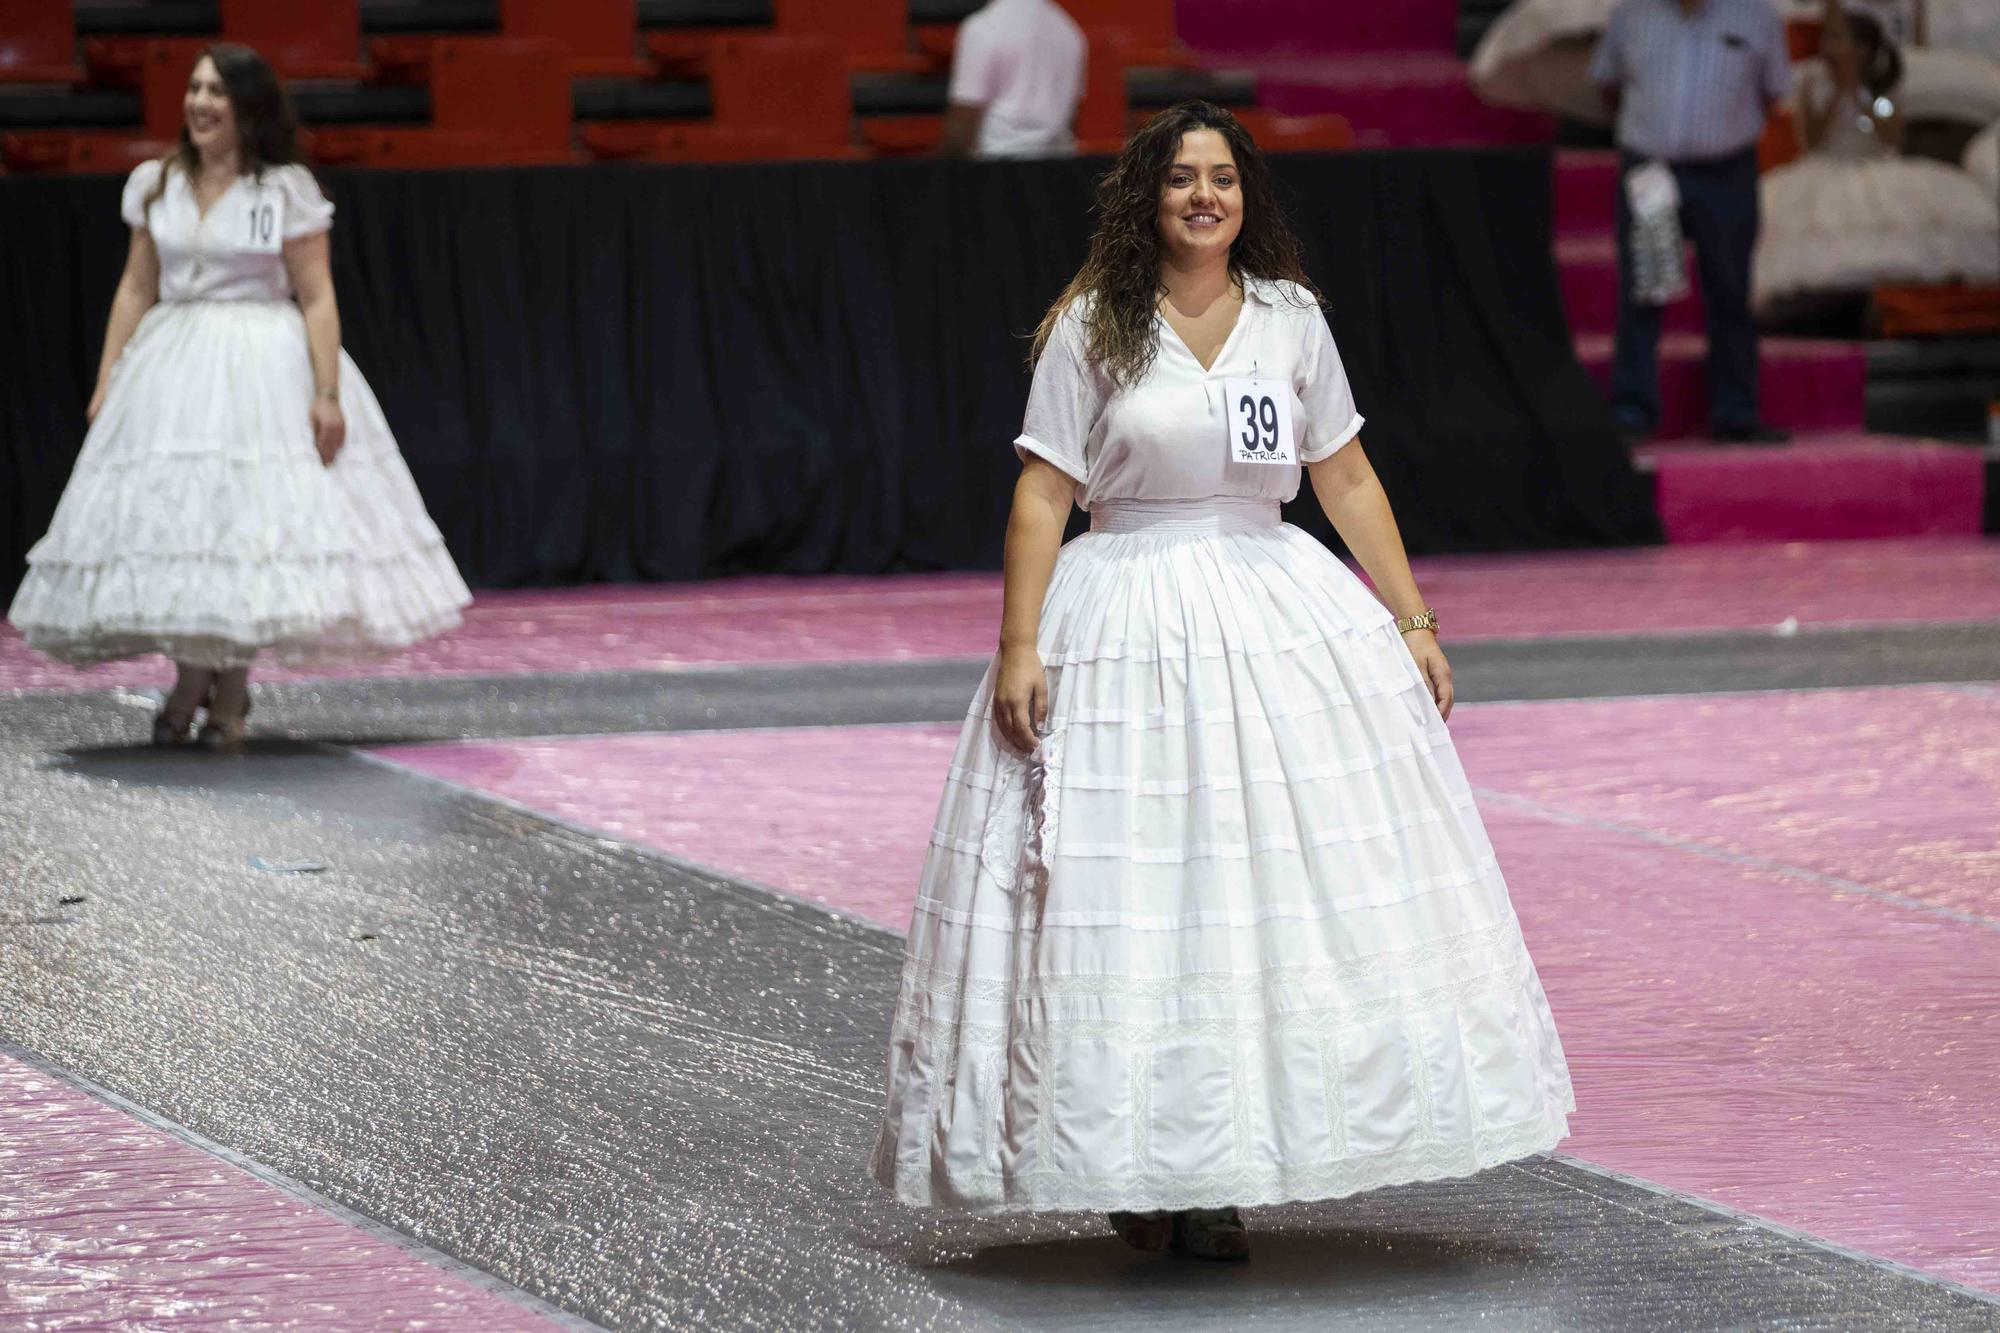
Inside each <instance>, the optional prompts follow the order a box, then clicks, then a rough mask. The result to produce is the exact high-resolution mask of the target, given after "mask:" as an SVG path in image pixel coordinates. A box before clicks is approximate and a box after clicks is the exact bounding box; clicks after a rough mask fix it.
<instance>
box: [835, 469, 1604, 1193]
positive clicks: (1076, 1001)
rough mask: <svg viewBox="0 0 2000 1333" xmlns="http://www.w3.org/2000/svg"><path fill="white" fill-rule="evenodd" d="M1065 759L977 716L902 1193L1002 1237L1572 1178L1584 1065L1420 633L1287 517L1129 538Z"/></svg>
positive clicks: (1138, 529) (1147, 527)
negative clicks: (1491, 833)
mask: <svg viewBox="0 0 2000 1333" xmlns="http://www.w3.org/2000/svg"><path fill="white" fill-rule="evenodd" d="M1040 650H1041V656H1042V661H1043V664H1044V666H1045V667H1046V668H1047V671H1048V680H1049V698H1050V706H1049V717H1048V727H1047V731H1046V734H1045V736H1044V738H1043V740H1042V742H1041V744H1040V746H1039V748H1038V749H1037V751H1036V753H1035V754H1034V755H1033V756H1032V757H1028V758H1023V757H1021V756H1018V755H1016V754H1015V753H1014V752H1012V751H1011V750H1009V749H1007V748H1006V747H1005V746H1004V745H1003V743H1002V742H1001V741H1000V740H999V738H998V736H997V734H996V733H995V731H994V728H993V725H992V716H991V707H992V693H993V675H992V672H991V671H989V672H988V674H987V678H986V681H985V683H984V684H983V685H982V686H981V688H980V691H979V694H978V696H977V698H976V699H975V700H974V702H973V705H972V709H971V712H970V714H969V716H968V717H967V719H966V724H965V728H964V731H963V733H962V734H961V736H960V739H959V745H958V750H957V753H956V755H955V757H954V759H953V761H952V767H951V772H950V776H949V780H948V782H947V784H946V787H945V793H944V798H943V801H942V803H941V804H940V807H939V810H938V817H937V824H936V828H935V831H934V833H933V836H932V841H931V847H930V852H929V856H928V859H927V861H926V864H925V867H924V872H923V879H922V883H921V887H920V891H919V894H918V899H917V903H916V908H915V912H914V915H913V917H912V920H911V924H910V934H909V943H908V952H907V956H906V960H905V965H904V969H903V977H902V986H901V993H900V996H899V999H898V1003H897V1008H896V1016H895V1021H894V1027H893V1031H892V1034H891V1039H890V1052H889V1088H888V1109H887V1113H886V1115H885V1117H884V1121H883V1124H882V1128H881V1132H880V1136H879V1139H878V1142H877V1145H876V1149H875V1154H874V1160H873V1170H874V1173H875V1175H876V1177H877V1178H878V1179H879V1180H880V1181H881V1182H882V1183H883V1184H884V1185H886V1186H888V1187H889V1188H890V1189H891V1190H893V1191H894V1192H895V1194H896V1196H897V1197H898V1198H899V1199H900V1200H902V1201H903V1202H905V1203H908V1204H912V1205H919V1206H949V1207H958V1208H964V1209H971V1210H976V1211H1007V1210H1027V1209H1036V1210H1044V1209H1048V1210H1053V1209H1087V1210H1111V1209H1133V1210H1146V1209H1154V1208H1197V1207H1219V1206H1224V1205H1229V1204H1238V1205H1253V1204H1266V1203H1276V1202H1279V1201H1283V1200H1289V1199H1311V1198H1325V1197H1331V1196H1336V1195H1343V1194H1350V1193H1354V1192H1356V1191H1359V1190H1365V1189H1372V1188H1375V1187H1377V1186H1383V1185H1391V1184H1396V1183H1401V1182H1407V1181H1414V1180H1425V1179H1436V1178H1443V1177H1451V1176H1461V1175H1466V1174H1469V1173H1471V1172H1474V1171H1478V1170H1481V1169H1483V1168H1485V1167H1489V1166H1493V1165H1496V1164H1498V1163H1501V1162H1505V1161H1509V1160H1511V1159H1514V1158H1519V1157H1523V1156H1527V1155H1530V1154H1533V1153H1537V1152H1543V1151H1546V1150H1548V1149H1550V1148H1551V1147H1553V1146H1554V1145H1555V1143H1556V1142H1557V1141H1558V1140H1559V1139H1561V1138H1562V1137H1563V1136H1564V1134H1565V1133H1566V1132H1567V1115H1568V1113H1569V1112H1570V1111H1572V1110H1573V1109H1574V1107H1575V1102H1574V1098H1573V1096H1572V1093H1571V1089H1570V1081H1569V1074H1568V1069H1567V1066H1566V1065H1565V1063H1564V1061H1563V1054H1562V1047H1561V1045H1560V1043H1559V1041H1558V1040H1557V1037H1556V1031H1555V1024H1554V1021H1553V1019H1552V1018H1551V1016H1550V1013H1549V1008H1548V1003H1547V1000H1546V999H1545V997H1544V996H1543V993H1542V987H1541V983H1540V980H1539V979H1538V978H1537V976H1536V973H1535V968H1534V964H1533V963H1532V962H1531V961H1530V959H1529V957H1528V953H1527V949H1526V947H1525V945H1524V944H1523V942H1522V938H1521V931H1520V927H1519V924H1518V923H1517V921H1516V919H1515V916H1514V912H1513V909H1512V906H1511V905H1510V904H1509V902H1508V898H1507V890H1506V885H1505V883H1504V882H1503V880H1502V878H1501V875H1500V870H1499V867H1498V866H1497V865H1496V864H1495V861H1494V856H1493V850H1492V847H1491V845H1490V844H1489V843H1488V841H1487V838H1486V834H1485V831H1484V829H1483V828H1482V826H1481V824H1480V821H1479V816H1478V813H1477V811H1476V810H1475V809H1474V806H1473V799H1472V794H1471V791H1470V789H1469V787H1468V786H1467V784H1466V779H1465V776H1464V774H1463V772H1462V771H1461V770H1460V768H1459V764H1458V760H1457V758H1456V756H1455V755H1454V753H1453V750H1452V745H1451V740H1450V737H1449V735H1448V734H1447V732H1446V730H1445V728H1444V725H1443V723H1442V721H1441V720H1440V719H1439V717H1438V714H1437V710H1436V707H1435V706H1434V705H1433V703H1432V702H1431V699H1430V695H1429V691H1428V689H1427V688H1426V685H1425V683H1424V681H1423V679H1422V677H1421V673H1420V672H1419V671H1418V670H1417V668H1416V665H1415V663H1414V662H1413V661H1412V659H1411V658H1410V655H1409V653H1408V651H1407V650H1406V649H1405V648H1404V646H1403V643H1402V640H1401V637H1400V636H1399V635H1398V634H1397V632H1396V628H1395V623H1394V620H1393V618H1392V617H1391V616H1390V615H1389V613H1388V612H1387V611H1386V610H1385V609H1384V608H1383V606H1382V605H1381V603H1380V602H1378V601H1377V600H1376V599H1375V598H1374V597H1373V596H1372V595H1371V594H1370V593H1369V592H1368V590H1367V589H1366V587H1364V586H1363V585H1362V583H1361V582H1360V580H1359V579H1357V578H1356V577H1355V576H1354V575H1353V574H1352V573H1350V572H1349V571H1348V569H1347V568H1346V566H1344V565H1342V564H1341V563H1340V562H1339V561H1338V560H1336V559H1334V557H1333V556H1332V555H1331V554H1330V553H1329V552H1328V551H1327V550H1326V549H1325V548H1324V547H1322V546H1321V545H1320V544H1319V543H1318V542H1317V541H1315V540H1314V539H1313V538H1311V537H1310V536H1308V535H1306V534H1305V533H1304V532H1301V531H1300V530H1299V529H1297V528H1293V527H1290V526H1287V525H1284V524H1282V523H1280V522H1279V521H1278V515H1277V507H1276V506H1275V505H1271V504H1266V503H1261V502H1250V501H1228V500H1217V501H1209V502H1201V503H1188V502H1170V503H1157V504H1134V503H1127V504H1118V505H1104V506H1100V507H1099V508H1098V510H1097V511H1096V512H1095V513H1094V515H1093V530H1092V531H1091V532H1090V533H1089V534H1088V535H1085V536H1083V537H1080V538H1078V539H1077V540H1075V541H1072V542H1071V543H1069V544H1068V545H1067V546H1066V547H1064V549H1063V551H1062V554H1061V557H1060V559H1059V560H1058V561H1057V564H1056V570H1055V575H1054V577H1053V579H1052V580H1051V583H1050V587H1049V592H1048V597H1047V600H1046V602H1045V604H1044V609H1043V613H1042V622H1041V632H1040Z"/></svg>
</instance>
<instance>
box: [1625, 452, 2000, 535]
mask: <svg viewBox="0 0 2000 1333" xmlns="http://www.w3.org/2000/svg"><path fill="white" fill-rule="evenodd" d="M1644 458H1645V460H1646V463H1647V465H1648V466H1649V467H1650V468H1651V470H1652V472H1653V473H1654V476H1655V477H1656V479H1657V486H1658V491H1657V498H1656V501H1655V504H1656V506H1657V508H1658V509H1659V513H1660V524H1661V526H1662V527H1663V528H1665V529H1666V534H1667V540H1668V541H1669V542H1673V543H1687V542H1760V541H1761V542H1782V541H1824V540H1829V539H1837V538H1860V537H1925V536H1933V537H1941V536H1960V537H1977V536H1978V535H1979V532H1980V529H1981V526H1982V525H1983V523H1984V514H1985V501H1986V460H1985V458H1984V457H1983V456H1982V455H1981V453H1980V451H1979V450H1977V449H1973V448H1968V447H1965V446H1963V445H1952V444H1923V443H1920V442H1916V441H1911V440H1906V439H1901V438H1895V437H1887V436H1866V435H1855V436H1834V437H1818V438H1813V437H1806V438H1802V439H1799V440H1795V441H1793V443H1792V444H1790V445H1789V446H1786V447H1784V448H1778V449H1770V448H1747V449H1746V448H1729V447H1714V446H1704V445H1701V444H1699V443H1689V444H1684V445H1671V444H1670V445H1658V446H1650V447H1648V449H1647V450H1646V451H1645V454H1644Z"/></svg>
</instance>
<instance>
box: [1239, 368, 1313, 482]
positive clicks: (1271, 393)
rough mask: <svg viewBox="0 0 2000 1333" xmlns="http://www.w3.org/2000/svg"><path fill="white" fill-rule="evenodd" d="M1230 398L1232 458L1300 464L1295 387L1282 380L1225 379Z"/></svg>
mask: <svg viewBox="0 0 2000 1333" xmlns="http://www.w3.org/2000/svg"><path fill="white" fill-rule="evenodd" d="M1223 389H1224V392H1225V393H1226V394H1227V396H1228V401H1229V413H1228V416H1229V461H1230V462H1232V463H1277V464H1284V465H1290V466H1297V464H1298V461H1299V453H1298V450H1297V449H1295V448H1294V447H1293V446H1292V389H1291V386H1290V385H1288V384H1285V383H1283V382H1282V381H1279V380H1265V379H1231V380H1224V381H1223Z"/></svg>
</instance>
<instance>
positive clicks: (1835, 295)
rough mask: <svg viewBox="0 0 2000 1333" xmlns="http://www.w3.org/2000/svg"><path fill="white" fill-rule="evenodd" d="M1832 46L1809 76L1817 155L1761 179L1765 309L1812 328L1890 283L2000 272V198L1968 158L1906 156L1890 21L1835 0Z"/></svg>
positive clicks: (1757, 297)
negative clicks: (1833, 309)
mask: <svg viewBox="0 0 2000 1333" xmlns="http://www.w3.org/2000/svg"><path fill="white" fill-rule="evenodd" d="M1820 54H1821V57H1822V60H1823V63H1821V64H1815V65H1813V66H1810V67H1808V70H1807V77H1804V78H1801V80H1800V83H1799V91H1798V104H1799V128H1800V133H1801V137H1802V139H1803V140H1804V142H1805V145H1806V149H1807V151H1806V154H1805V156H1803V157H1801V158H1799V159H1798V160H1797V161H1795V162H1791V163H1787V164H1786V165H1785V166H1782V167H1780V168H1778V169H1777V170H1775V171H1771V172H1768V173H1766V174H1765V176H1764V178H1763V180H1762V182H1761V184H1760V188H1761V190H1762V195H1763V198H1762V204H1761V212H1762V215H1763V219H1764V222H1763V226H1762V228H1761V230H1760V231H1759V233H1758V237H1757V253H1756V257H1755V260H1754V261H1753V263H1752V265H1751V273H1752V281H1753V287H1754V294H1753V300H1754V301H1755V304H1756V305H1757V306H1758V308H1759V311H1760V313H1762V314H1763V315H1764V316H1765V318H1766V320H1767V321H1768V322H1776V323H1783V324H1788V325H1791V326H1801V323H1802V321H1806V320H1809V319H1811V318H1812V317H1813V315H1814V311H1815V308H1817V307H1830V306H1831V305H1834V304H1837V303H1839V302H1841V301H1843V300H1845V301H1847V302H1850V303H1859V302H1862V301H1864V300H1865V298H1866V294H1867V293H1868V292H1869V291H1871V290H1872V289H1873V288H1874V287H1875V286H1876V285H1877V284H1880V283H1950V282H1993V281H1995V280H1996V279H2000V202H1996V201H1995V200H1994V199H1993V198H1992V197H1991V195H1990V194H1988V193H1987V192H1986V191H1984V190H1982V189H1981V188H1980V186H1979V182H1978V181H1977V180H1975V179H1974V178H1973V177H1972V176H1971V175H1969V174H1968V173H1967V172H1965V171H1964V170H1963V169H1961V168H1959V167H1956V166H1952V165H1949V164H1947V163H1943V162H1933V161H1929V160H1927V159H1920V158H1912V157H1903V156H1900V155H1899V154H1898V151H1897V150H1898V146H1899V145H1900V143H1901V136H1902V129H1903V123H1904V118H1903V113H1902V110H1901V108H1900V107H1899V105H1898V98H1899V96H1900V89H1899V83H1900V78H1901V74H1902V62H1901V60H1900V59H1899V57H1898V53H1897V50H1896V47H1895V45H1894V44H1893V43H1892V42H1890V41H1889V40H1888V38H1887V36H1886V35H1885V34H1884V32H1883V30H1882V27H1881V25H1880V24H1879V23H1877V22H1876V21H1875V20H1874V19H1873V18H1872V17H1870V16H1868V15H1866V14H1861V13H1849V12H1846V11H1845V10H1844V9H1843V8H1842V7H1841V5H1840V4H1839V3H1838V2H1837V0H1829V3H1828V4H1827V6H1826V10H1825V19H1824V22H1823V24H1822V27H1821V34H1820Z"/></svg>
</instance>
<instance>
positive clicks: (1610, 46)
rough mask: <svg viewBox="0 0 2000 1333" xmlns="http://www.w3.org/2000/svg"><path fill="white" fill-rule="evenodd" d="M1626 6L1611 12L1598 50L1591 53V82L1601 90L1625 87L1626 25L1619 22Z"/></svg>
mask: <svg viewBox="0 0 2000 1333" xmlns="http://www.w3.org/2000/svg"><path fill="white" fill-rule="evenodd" d="M1624 12H1625V11H1624V6H1622V5H1621V6H1619V7H1618V8H1616V9H1613V10H1612V11H1611V17H1610V18H1609V19H1608V20H1607V21H1606V22H1605V24H1604V34H1603V35H1602V36H1600V37H1599V38H1598V39H1597V49H1596V50H1594V51H1592V52H1591V53H1590V81H1591V82H1592V83H1594V84H1596V85H1597V86H1598V87H1599V88H1622V87H1624V86H1625V25H1624V24H1623V23H1621V22H1620V21H1619V16H1620V15H1621V14H1623V13H1624Z"/></svg>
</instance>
